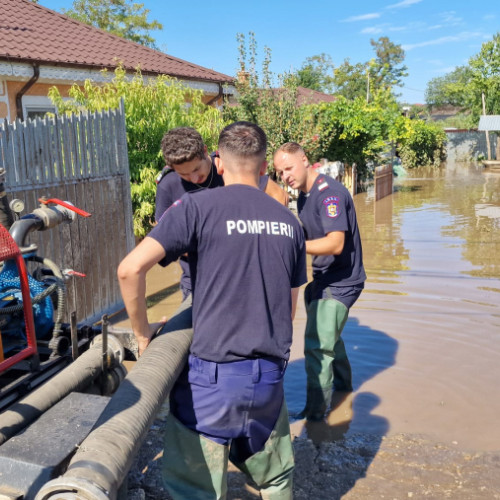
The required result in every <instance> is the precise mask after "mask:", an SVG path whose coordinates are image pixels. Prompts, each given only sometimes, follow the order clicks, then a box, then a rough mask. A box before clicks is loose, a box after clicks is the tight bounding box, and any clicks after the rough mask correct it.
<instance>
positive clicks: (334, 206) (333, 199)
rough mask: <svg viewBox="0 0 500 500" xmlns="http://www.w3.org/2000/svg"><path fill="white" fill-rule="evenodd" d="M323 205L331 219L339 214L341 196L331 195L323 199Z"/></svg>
mask: <svg viewBox="0 0 500 500" xmlns="http://www.w3.org/2000/svg"><path fill="white" fill-rule="evenodd" d="M323 205H324V207H325V209H326V215H327V216H328V217H330V219H334V218H335V217H337V216H338V215H339V198H338V196H329V197H328V198H325V199H324V200H323Z"/></svg>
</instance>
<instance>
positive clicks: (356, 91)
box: [333, 58, 367, 99]
mask: <svg viewBox="0 0 500 500" xmlns="http://www.w3.org/2000/svg"><path fill="white" fill-rule="evenodd" d="M366 71H367V64H366V63H357V64H351V62H350V61H349V59H348V58H347V59H344V62H343V63H342V64H341V65H340V66H338V67H337V68H335V70H334V77H333V82H334V86H335V95H339V96H343V97H345V98H346V99H356V98H357V97H364V96H365V95H366V84H367V75H366Z"/></svg>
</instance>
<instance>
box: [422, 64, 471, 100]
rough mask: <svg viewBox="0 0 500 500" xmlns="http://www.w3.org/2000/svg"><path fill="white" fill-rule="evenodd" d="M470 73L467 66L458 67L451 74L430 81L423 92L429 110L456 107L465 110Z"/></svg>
mask: <svg viewBox="0 0 500 500" xmlns="http://www.w3.org/2000/svg"><path fill="white" fill-rule="evenodd" d="M471 78H472V73H471V70H470V68H469V67H468V66H458V67H457V68H455V69H454V70H453V71H452V72H451V73H447V74H446V75H443V76H438V77H436V78H433V79H432V80H430V81H429V82H428V84H427V88H426V90H425V102H426V103H427V105H428V106H429V107H431V108H436V107H441V106H446V105H450V106H456V107H458V108H465V107H466V106H467V102H468V101H469V100H470V89H469V85H470V82H471Z"/></svg>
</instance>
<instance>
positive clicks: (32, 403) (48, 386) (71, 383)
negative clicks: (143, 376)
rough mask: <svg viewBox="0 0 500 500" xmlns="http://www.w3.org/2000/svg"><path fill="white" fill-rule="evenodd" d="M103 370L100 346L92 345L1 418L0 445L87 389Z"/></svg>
mask: <svg viewBox="0 0 500 500" xmlns="http://www.w3.org/2000/svg"><path fill="white" fill-rule="evenodd" d="M101 371H102V347H101V346H100V345H97V344H96V345H93V346H91V347H90V348H89V349H88V350H87V351H85V352H84V353H83V354H82V355H81V356H79V357H78V359H77V360H76V361H74V362H73V363H71V365H69V366H68V367H66V368H65V369H64V370H62V371H61V372H59V373H58V374H57V375H55V376H54V377H53V378H51V379H50V380H48V381H47V382H46V383H45V384H44V385H42V386H41V387H40V388H39V389H37V390H36V391H33V392H32V393H30V394H28V395H27V396H26V397H25V398H24V399H22V400H21V401H19V402H18V403H16V404H14V405H13V406H11V407H9V408H8V409H7V410H5V411H4V412H3V413H2V414H1V415H0V445H1V444H3V443H4V442H5V441H7V440H8V439H10V438H11V437H12V436H14V435H15V434H17V433H18V432H19V431H20V430H21V429H24V428H25V427H26V426H27V425H29V424H30V423H31V422H33V421H35V420H36V419H37V418H38V417H39V416H40V415H42V413H44V412H45V411H47V410H48V409H49V408H51V407H52V406H54V405H55V404H56V403H57V402H59V401H60V400H61V399H63V398H64V397H65V396H67V395H68V394H69V393H70V392H73V391H82V390H84V389H85V388H86V387H88V386H89V385H90V384H91V383H92V382H93V381H94V380H95V379H96V378H97V376H98V375H99V374H100V373H101Z"/></svg>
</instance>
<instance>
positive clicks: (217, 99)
mask: <svg viewBox="0 0 500 500" xmlns="http://www.w3.org/2000/svg"><path fill="white" fill-rule="evenodd" d="M119 62H121V64H122V65H123V67H124V69H125V70H126V71H127V72H129V73H130V74H133V73H134V72H135V70H136V68H137V67H140V69H141V72H142V74H143V75H144V76H149V77H155V76H158V75H162V74H164V75H169V76H172V77H175V78H177V79H178V80H180V81H182V83H183V84H184V85H186V86H188V87H191V88H195V89H201V90H203V92H204V97H203V101H204V102H205V103H206V104H210V105H214V106H222V103H223V98H224V96H226V95H232V94H233V93H234V92H235V88H234V79H233V78H232V77H230V76H228V75H224V74H222V73H218V72H217V71H213V70H211V69H208V68H204V67H202V66H198V65H196V64H193V63H190V62H187V61H183V60H182V59H178V58H176V57H172V56H170V55H168V54H164V53H163V52H160V51H158V50H153V49H150V48H149V47H145V46H143V45H139V44H137V43H135V42H132V41H130V40H126V39H124V38H120V37H118V36H116V35H112V34H110V33H107V32H105V31H102V30H100V29H97V28H94V27H92V26H88V25H86V24H82V23H80V22H78V21H75V20H74V19H71V18H69V17H67V16H64V15H62V14H59V13H57V12H54V11H52V10H50V9H47V8H45V7H42V6H41V5H38V4H35V3H33V2H31V1H28V0H0V119H3V118H6V119H7V120H9V121H12V120H14V119H16V118H19V119H24V118H33V117H35V116H40V115H42V116H43V115H44V114H45V113H46V112H47V111H54V106H53V105H52V103H51V101H50V99H49V98H48V97H47V92H48V89H49V88H50V87H52V86H57V87H58V88H59V91H60V92H61V95H62V96H63V97H64V96H67V95H68V90H69V88H70V87H71V86H72V85H73V84H74V83H77V84H79V85H81V84H83V82H84V81H85V80H87V79H91V80H93V81H95V82H104V81H105V79H106V77H105V75H103V74H102V73H101V70H102V69H104V68H106V69H108V70H110V72H111V73H112V72H113V71H114V69H115V68H116V66H117V65H118V63H119ZM112 76H113V75H112V74H111V75H110V77H112Z"/></svg>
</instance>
